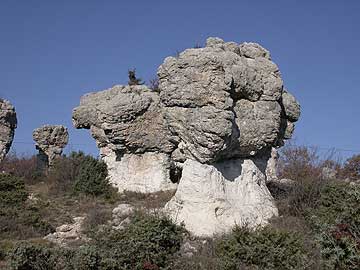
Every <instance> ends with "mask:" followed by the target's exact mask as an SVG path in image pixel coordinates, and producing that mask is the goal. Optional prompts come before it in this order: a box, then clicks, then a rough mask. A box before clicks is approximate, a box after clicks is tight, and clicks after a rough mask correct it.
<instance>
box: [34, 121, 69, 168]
mask: <svg viewBox="0 0 360 270" xmlns="http://www.w3.org/2000/svg"><path fill="white" fill-rule="evenodd" d="M33 139H34V141H35V142H36V149H37V150H38V151H39V154H38V160H39V162H41V163H44V166H51V165H53V163H54V160H55V159H56V158H58V157H60V156H61V154H62V151H63V148H64V147H65V146H66V145H67V143H68V141H69V133H68V131H67V128H66V127H64V126H60V125H57V126H56V125H45V126H42V127H40V128H37V129H35V130H34V132H33Z"/></svg>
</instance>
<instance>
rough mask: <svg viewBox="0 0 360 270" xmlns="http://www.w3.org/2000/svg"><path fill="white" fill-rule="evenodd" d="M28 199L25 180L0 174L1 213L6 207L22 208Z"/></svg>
mask: <svg viewBox="0 0 360 270" xmlns="http://www.w3.org/2000/svg"><path fill="white" fill-rule="evenodd" d="M27 197H28V193H27V191H26V190H25V183H24V180H23V179H22V178H20V177H17V176H13V175H10V174H0V212H1V208H2V207H4V206H21V205H23V204H24V202H25V201H26V199H27Z"/></svg>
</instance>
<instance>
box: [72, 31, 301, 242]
mask: <svg viewBox="0 0 360 270" xmlns="http://www.w3.org/2000/svg"><path fill="white" fill-rule="evenodd" d="M158 78H159V89H158V91H157V92H154V91H151V90H150V89H149V88H147V87H146V86H143V85H131V86H121V85H117V86H114V87H112V88H110V89H107V90H104V91H100V92H97V93H91V94H87V95H85V96H83V97H82V98H81V101H80V106H79V107H77V108H75V109H74V111H73V123H74V126H75V127H76V128H86V129H90V131H91V134H92V136H93V137H94V139H95V140H96V142H97V145H98V147H99V148H100V153H101V156H102V159H103V160H104V161H105V162H106V164H107V165H108V169H109V174H110V182H111V183H113V185H114V186H116V187H118V189H119V191H125V190H130V191H140V192H156V191H160V190H167V189H174V188H177V191H176V194H175V196H174V197H173V198H172V199H171V200H170V202H169V203H168V204H167V206H166V209H167V210H168V212H169V214H170V216H172V217H173V218H174V219H175V220H177V221H178V222H184V223H185V225H186V227H187V228H189V230H190V231H192V232H194V233H195V234H198V235H211V234H213V233H216V232H221V231H227V230H228V229H229V228H231V227H232V226H233V225H234V224H235V223H236V224H245V223H246V224H249V225H250V226H257V225H261V224H264V223H266V222H267V220H268V219H269V218H270V217H271V216H272V215H276V214H277V210H276V207H275V204H274V202H273V199H272V197H271V195H270V193H269V191H268V190H267V187H266V185H265V183H266V181H267V178H269V179H273V178H275V177H276V169H275V166H276V156H275V152H276V150H275V149H276V148H278V147H280V146H282V145H283V141H284V140H285V139H288V138H290V137H291V135H292V133H293V131H294V122H296V121H297V120H298V118H299V116H300V106H299V104H298V102H297V101H296V99H295V98H294V97H293V96H292V95H291V94H290V93H289V92H287V91H285V90H284V85H283V81H282V78H281V74H280V71H279V69H278V67H277V65H276V64H275V63H274V62H272V61H271V57H270V53H269V52H268V51H267V50H266V49H264V48H263V47H261V46H260V45H258V44H256V43H242V44H237V43H235V42H224V41H223V40H221V39H219V38H209V39H208V40H207V43H206V47H204V48H195V49H187V50H185V51H184V52H182V53H180V54H179V55H178V56H177V57H168V58H166V59H165V60H164V63H163V64H162V65H161V66H160V67H159V69H158ZM274 151H275V152H274ZM175 182H177V184H178V186H177V184H176V183H175Z"/></svg>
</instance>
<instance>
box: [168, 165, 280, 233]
mask: <svg viewBox="0 0 360 270" xmlns="http://www.w3.org/2000/svg"><path fill="white" fill-rule="evenodd" d="M265 167H266V162H264V160H256V159H231V160H226V161H222V162H218V163H214V164H212V165H208V164H202V163H199V162H198V161H194V160H191V159H188V160H187V161H185V163H184V167H183V171H182V178H181V180H180V183H179V186H178V189H177V191H176V193H175V196H174V197H173V198H172V199H171V200H170V202H168V203H167V205H166V208H165V209H166V210H167V212H168V213H170V215H171V216H172V217H173V219H174V220H175V221H176V222H178V223H181V222H184V223H185V226H186V228H187V229H188V230H189V231H191V232H192V233H194V234H196V235H199V236H211V235H213V234H214V233H225V232H227V231H229V230H230V229H231V228H232V227H234V226H235V225H239V226H249V227H255V226H258V225H262V224H264V223H266V222H267V221H268V219H270V218H271V217H272V216H276V215H277V214H278V211H277V208H276V206H275V205H274V202H273V198H272V197H271V194H270V192H269V190H268V189H267V187H266V183H265V179H266V178H265V172H264V169H265Z"/></svg>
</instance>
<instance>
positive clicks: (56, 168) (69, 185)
mask: <svg viewBox="0 0 360 270" xmlns="http://www.w3.org/2000/svg"><path fill="white" fill-rule="evenodd" d="M107 176H108V172H107V167H106V164H105V163H104V162H102V161H99V160H98V159H95V158H94V157H92V156H90V155H85V154H84V153H83V152H81V151H80V152H72V153H71V154H70V155H69V157H62V158H59V159H57V160H56V161H55V163H54V165H53V167H52V168H51V170H50V172H49V176H48V178H49V182H50V183H51V184H50V186H51V188H50V189H51V193H53V194H56V195H61V194H66V193H70V194H76V195H79V194H85V195H91V196H104V197H106V198H112V197H114V196H115V194H116V191H115V189H114V188H113V187H112V186H111V185H110V183H109V181H108V180H107Z"/></svg>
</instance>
